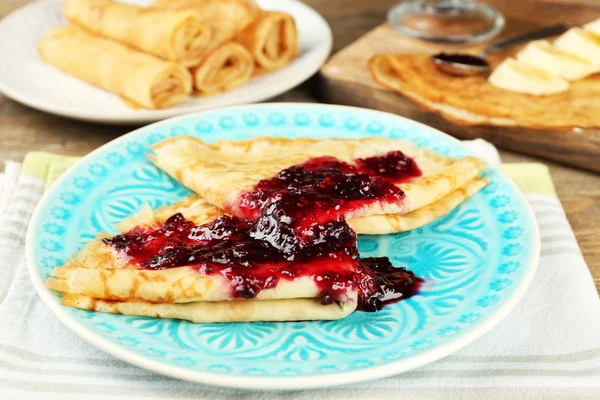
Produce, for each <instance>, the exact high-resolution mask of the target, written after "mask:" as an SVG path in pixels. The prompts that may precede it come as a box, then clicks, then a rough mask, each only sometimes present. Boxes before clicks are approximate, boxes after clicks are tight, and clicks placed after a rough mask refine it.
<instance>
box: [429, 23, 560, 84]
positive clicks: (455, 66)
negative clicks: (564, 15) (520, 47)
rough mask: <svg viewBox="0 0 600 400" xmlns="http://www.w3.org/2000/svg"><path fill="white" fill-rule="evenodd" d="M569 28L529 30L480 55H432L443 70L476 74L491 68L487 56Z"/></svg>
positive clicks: (462, 73)
mask: <svg viewBox="0 0 600 400" xmlns="http://www.w3.org/2000/svg"><path fill="white" fill-rule="evenodd" d="M567 29H569V26H568V25H567V24H558V25H552V26H550V27H547V28H543V29H540V30H537V31H533V32H529V33H526V34H523V35H520V36H516V37H513V38H510V39H507V40H504V41H502V42H498V43H495V44H492V45H491V46H489V47H488V48H486V49H485V50H484V51H483V52H482V53H481V54H479V55H471V54H464V53H438V54H435V55H433V56H431V58H432V60H433V62H434V63H435V65H436V66H437V67H438V68H439V69H440V70H442V71H444V72H446V73H448V74H451V75H459V76H466V75H474V74H480V73H483V72H487V71H489V70H490V64H489V63H488V62H487V61H486V59H485V58H486V56H487V55H488V54H491V53H496V52H499V51H501V50H504V49H507V48H509V47H512V46H516V45H517V44H521V43H525V42H528V41H530V40H535V39H543V38H546V37H549V36H554V35H558V34H561V33H563V32H565V31H566V30H567Z"/></svg>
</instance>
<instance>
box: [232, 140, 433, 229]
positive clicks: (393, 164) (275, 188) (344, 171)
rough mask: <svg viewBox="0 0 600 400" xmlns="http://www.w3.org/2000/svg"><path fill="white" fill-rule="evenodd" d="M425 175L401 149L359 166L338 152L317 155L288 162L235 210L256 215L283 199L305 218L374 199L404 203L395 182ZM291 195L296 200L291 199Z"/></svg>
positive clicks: (340, 212)
mask: <svg viewBox="0 0 600 400" xmlns="http://www.w3.org/2000/svg"><path fill="white" fill-rule="evenodd" d="M419 175H421V171H420V170H419V168H418V167H417V164H416V162H415V161H414V160H413V159H412V158H410V157H407V156H405V155H404V154H403V153H402V152H400V151H391V152H389V153H387V154H385V155H383V156H377V157H370V158H364V159H360V158H359V159H357V160H356V161H355V162H354V165H352V164H348V163H345V162H343V161H340V160H338V159H336V158H334V157H318V158H313V159H311V160H308V161H307V162H305V163H303V164H300V165H295V166H292V167H289V168H287V169H284V170H283V171H281V172H280V173H279V174H277V176H275V177H274V178H271V179H264V180H262V181H260V182H259V183H258V185H256V187H255V188H254V190H253V191H249V192H245V193H243V194H242V195H241V196H240V199H239V202H238V204H235V205H234V206H233V207H232V208H233V210H232V211H233V213H234V214H236V215H239V216H241V217H243V218H248V219H255V218H257V217H258V216H259V215H260V213H261V210H262V209H263V207H264V206H265V204H267V203H269V202H273V201H277V200H279V197H280V196H282V194H283V196H284V197H286V199H285V200H284V201H283V202H284V203H285V205H286V206H289V207H290V210H287V211H286V212H287V213H288V214H291V213H296V214H298V215H301V218H302V220H305V219H307V218H308V219H309V220H313V219H316V220H319V221H324V220H328V219H331V218H337V217H338V216H348V215H351V214H352V213H353V212H354V211H356V210H359V209H361V208H364V207H366V206H369V205H371V204H373V203H377V202H379V203H393V204H401V203H402V199H403V198H404V192H402V190H401V189H400V188H398V187H397V186H396V185H395V183H399V182H402V181H406V180H408V179H411V178H414V177H417V176H419ZM290 195H292V196H293V200H290V199H289V197H290Z"/></svg>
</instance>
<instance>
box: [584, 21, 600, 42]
mask: <svg viewBox="0 0 600 400" xmlns="http://www.w3.org/2000/svg"><path fill="white" fill-rule="evenodd" d="M583 30H584V31H586V32H587V33H591V34H592V35H593V36H595V39H600V19H597V20H595V21H592V22H590V23H587V24H585V25H584V26H583Z"/></svg>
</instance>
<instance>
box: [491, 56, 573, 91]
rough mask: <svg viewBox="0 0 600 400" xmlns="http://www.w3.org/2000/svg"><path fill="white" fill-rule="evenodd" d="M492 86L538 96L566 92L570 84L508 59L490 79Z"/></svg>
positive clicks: (529, 65)
mask: <svg viewBox="0 0 600 400" xmlns="http://www.w3.org/2000/svg"><path fill="white" fill-rule="evenodd" d="M489 81H490V83H491V84H492V85H494V86H496V87H499V88H502V89H506V90H510V91H513V92H520V93H527V94H533V95H536V96H541V95H546V94H554V93H560V92H564V91H566V90H567V89H568V88H569V82H567V81H566V80H564V79H563V78H561V77H559V76H556V75H553V74H550V73H548V72H546V71H544V70H542V69H539V68H536V67H534V66H533V65H531V64H529V63H526V62H523V61H517V60H515V59H514V58H507V59H506V60H504V62H502V64H500V65H499V66H498V67H496V69H495V70H494V72H492V74H491V75H490V77H489Z"/></svg>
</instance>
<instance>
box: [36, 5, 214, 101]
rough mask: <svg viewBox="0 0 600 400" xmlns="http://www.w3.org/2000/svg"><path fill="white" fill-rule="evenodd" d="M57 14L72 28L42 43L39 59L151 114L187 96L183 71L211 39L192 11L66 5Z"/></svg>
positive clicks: (210, 32)
mask: <svg viewBox="0 0 600 400" xmlns="http://www.w3.org/2000/svg"><path fill="white" fill-rule="evenodd" d="M63 13H64V15H65V17H66V18H67V19H68V20H69V21H70V22H71V23H72V24H73V25H72V26H68V27H62V28H57V29H54V30H53V31H51V32H49V33H48V34H47V35H45V36H44V37H43V38H42V40H41V42H40V45H39V51H40V54H41V55H42V58H43V59H44V60H45V61H46V62H48V63H50V64H52V65H54V66H56V67H58V68H59V69H61V70H63V71H65V72H67V73H69V74H71V75H74V76H76V77H78V78H80V79H82V80H84V81H86V82H88V83H91V84H94V85H96V86H99V87H101V88H103V89H105V90H108V91H111V92H115V93H117V94H119V95H121V96H122V97H124V98H125V99H126V100H128V101H129V102H128V103H133V104H135V105H138V106H141V107H146V108H151V109H156V108H165V107H169V106H172V105H175V104H177V103H180V102H181V101H183V100H184V99H185V97H186V95H188V94H189V93H191V89H192V80H191V76H190V74H189V71H187V70H186V67H189V66H192V65H196V64H197V63H199V62H200V60H201V59H202V57H203V56H204V55H205V54H206V53H207V52H208V51H209V50H210V45H211V42H212V37H213V30H212V28H211V27H210V26H209V25H208V24H206V23H205V22H204V21H203V20H202V18H201V16H200V14H199V13H198V12H196V11H193V10H153V9H144V8H140V7H135V6H131V5H126V4H121V3H117V2H113V1H110V0H66V1H65V4H64V8H63Z"/></svg>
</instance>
